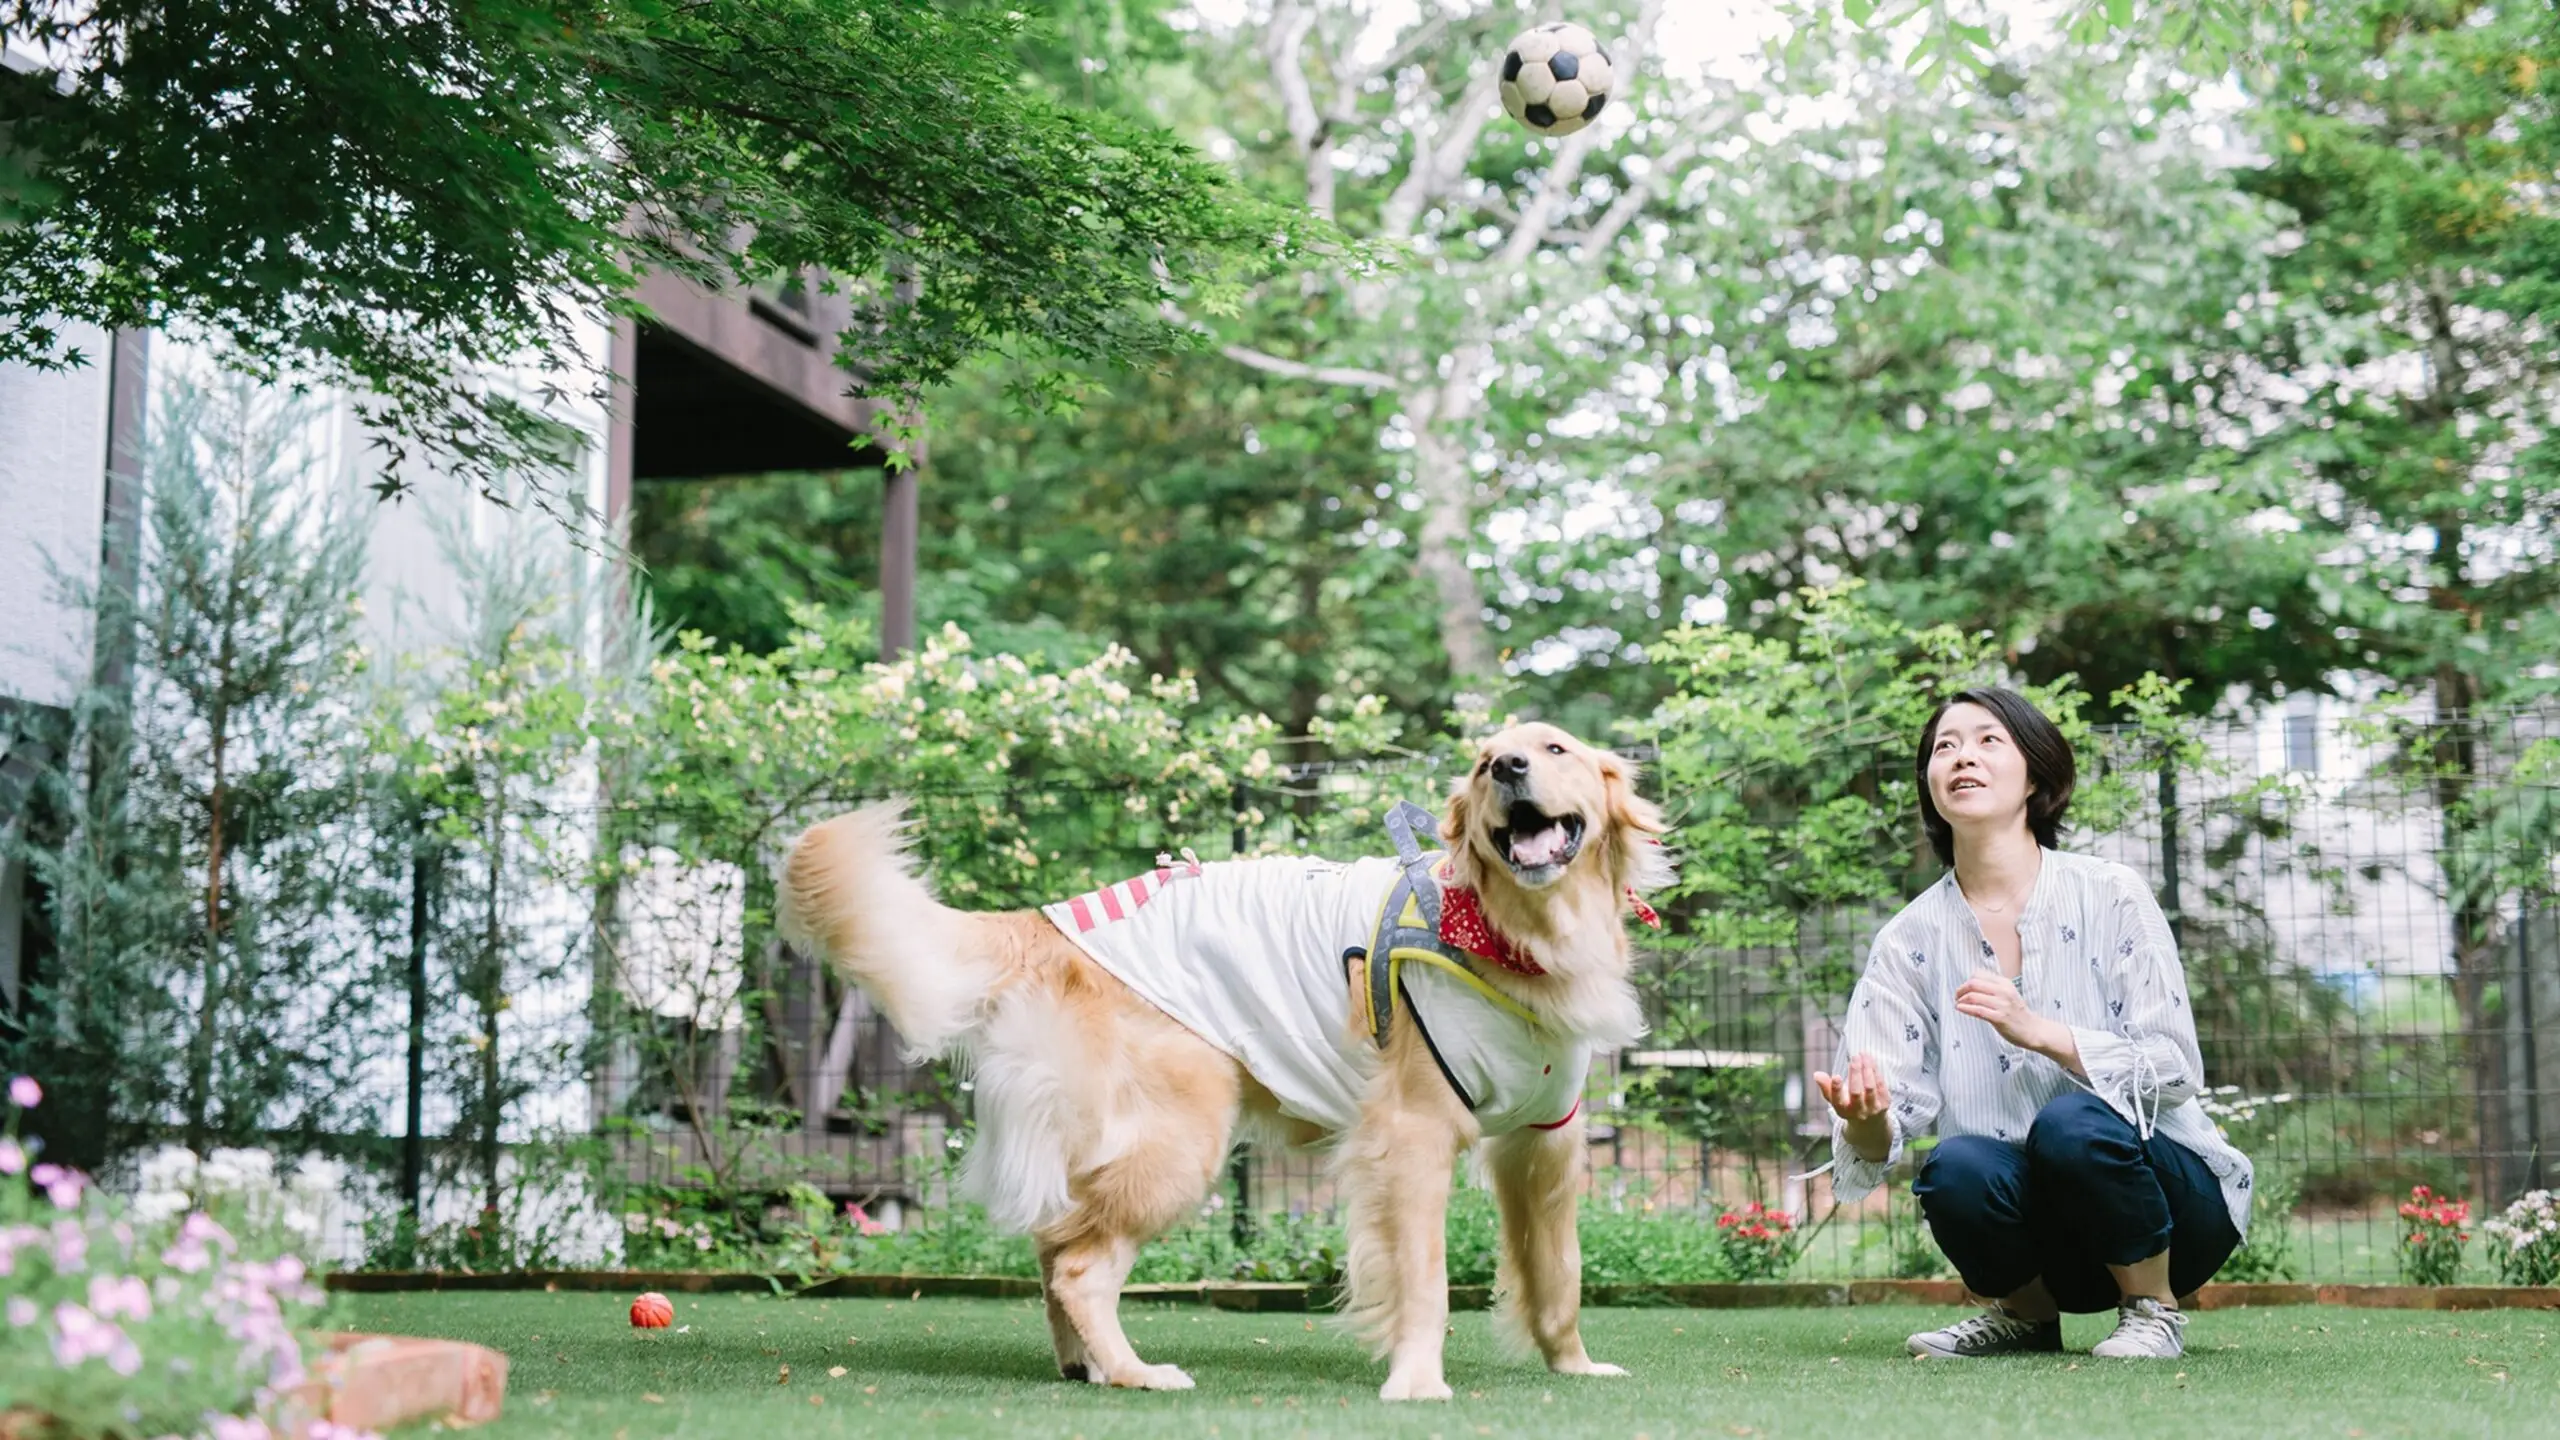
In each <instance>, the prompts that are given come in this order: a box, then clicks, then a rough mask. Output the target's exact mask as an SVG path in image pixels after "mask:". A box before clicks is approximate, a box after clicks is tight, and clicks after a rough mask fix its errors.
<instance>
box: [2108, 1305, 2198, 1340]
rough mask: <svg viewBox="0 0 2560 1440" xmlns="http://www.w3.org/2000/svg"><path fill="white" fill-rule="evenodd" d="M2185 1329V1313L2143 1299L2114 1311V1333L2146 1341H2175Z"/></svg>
mask: <svg viewBox="0 0 2560 1440" xmlns="http://www.w3.org/2000/svg"><path fill="white" fill-rule="evenodd" d="M2186 1328H2187V1317H2186V1312H2184V1311H2182V1310H2178V1309H2176V1308H2174V1307H2171V1306H2167V1305H2163V1304H2161V1303H2160V1302H2159V1301H2157V1300H2153V1299H2149V1298H2144V1299H2141V1300H2136V1301H2133V1302H2132V1303H2131V1304H2128V1305H2121V1306H2118V1307H2117V1309H2116V1333H2117V1334H2118V1335H2133V1336H2140V1337H2141V1338H2142V1339H2144V1340H2146V1341H2158V1340H2176V1339H2178V1338H2179V1336H2180V1335H2181V1333H2182V1332H2183V1331H2185V1329H2186Z"/></svg>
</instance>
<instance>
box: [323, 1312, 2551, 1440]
mask: <svg viewBox="0 0 2560 1440" xmlns="http://www.w3.org/2000/svg"><path fill="white" fill-rule="evenodd" d="M628 1303H629V1297H620V1298H616V1297H613V1296H608V1295H594V1294H568V1293H558V1294H543V1293H507V1294H450V1293H448V1294H399V1295H357V1296H348V1297H344V1299H343V1305H344V1310H343V1312H342V1313H341V1315H340V1316H339V1319H340V1321H341V1322H343V1323H346V1324H349V1325H351V1326H354V1327H359V1328H363V1329H367V1330H374V1331H387V1332H393V1333H400V1334H411V1335H435V1336H446V1337H451V1338H454V1339H461V1340H472V1341H477V1342H479V1343H481V1344H485V1345H492V1346H495V1347H496V1348H498V1349H500V1350H503V1351H505V1352H506V1353H507V1355H508V1356H509V1357H510V1358H511V1360H512V1363H513V1374H512V1376H511V1377H510V1381H509V1385H508V1394H507V1407H506V1414H505V1417H504V1418H503V1419H501V1420H500V1421H498V1422H497V1423H496V1424H494V1425H491V1426H489V1427H488V1428H487V1429H486V1430H485V1431H483V1432H481V1433H482V1434H483V1435H484V1436H485V1437H486V1440H506V1437H513V1436H534V1435H564V1436H580V1437H588V1436H592V1437H596V1440H644V1437H654V1436H685V1437H703V1440H783V1437H785V1436H793V1437H797V1436H812V1437H817V1436H833V1435H845V1436H866V1437H871V1436H887V1437H895V1440H920V1437H924V1436H944V1435H953V1436H962V1435H990V1436H1017V1435H1057V1436H1080V1437H1084V1440H1118V1437H1124V1436H1127V1437H1145V1436H1157V1435H1165V1436H1175V1435H1179V1436H1186V1437H1213V1440H1236V1437H1255V1436H1292V1435H1315V1436H1360V1435H1396V1436H1414V1437H1437V1440H1468V1437H1473V1436H1503V1435H1514V1436H1534V1437H1537V1440H1558V1437H1564V1436H1580V1435H1592V1436H1614V1437H1619V1440H1626V1437H1651V1440H1674V1437H1681V1436H1697V1437H1728V1436H1769V1437H1783V1436H1820V1437H1847V1440H1899V1437H1906V1436H1907V1437H1915V1440H1920V1437H1938V1436H1946V1437H1951V1440H1953V1437H1964V1440H1983V1437H1992V1436H2011V1435H2017V1436H2025V1435H2036V1436H2082V1435H2088V1436H2116V1435H2122V1436H2144V1437H2185V1436H2206V1435H2213V1436H2221V1435H2229V1436H2246V1437H2250V1440H2272V1437H2285V1436H2323V1437H2339V1436H2344V1437H2365V1436H2370V1437H2377V1440H2378V1437H2386V1436H2413V1437H2425V1440H2455V1437H2470V1436H2480V1437H2489V1436H2495V1437H2499V1440H2524V1437H2537V1436H2560V1312H2536V1311H2492V1312H2479V1313H2444V1312H2420V1311H2373V1310H2344V1309H2310V1308H2303V1309H2269V1310H2248V1311H2224V1312H2217V1313H2211V1314H2204V1315H2199V1316H2196V1317H2195V1319H2194V1321H2193V1323H2192V1324H2191V1325H2190V1326H2189V1328H2188V1332H2187V1335H2188V1354H2187V1358H2186V1359H2185V1360H2183V1361H2178V1362H2172V1363H2147V1362H2123V1361H2119V1362H2107V1361H2099V1360H2093V1359H2091V1358H2090V1357H2089V1356H2088V1355H2087V1354H2085V1353H2075V1354H2071V1355H2065V1356H2060V1357H2054V1356H2039V1357H2033V1358H2020V1359H2011V1360H1996V1361H1974V1362H1969V1363H1952V1362H1947V1361H1926V1362H1924V1361H1915V1360H1911V1359H1907V1358H1905V1357H1904V1355H1903V1353H1902V1345H1901V1340H1902V1337H1903V1335H1904V1334H1906V1333H1907V1332H1909V1331H1911V1330H1915V1329H1920V1328H1924V1327H1926V1326H1929V1325H1935V1324H1941V1323H1944V1322H1945V1321H1946V1320H1947V1319H1949V1318H1951V1317H1952V1316H1953V1315H1954V1314H1955V1313H1957V1312H1952V1311H1946V1310H1929V1309H1921V1308H1916V1307H1908V1306H1873V1307H1859V1308H1850V1309H1831V1310H1738V1311H1735V1310H1728V1311H1699V1310H1591V1311H1586V1312H1584V1317H1583V1323H1584V1333H1585V1335H1586V1336H1587V1337H1588V1338H1589V1340H1590V1345H1591V1351H1592V1354H1593V1355H1594V1356H1595V1357H1597V1358H1599V1359H1603V1360H1608V1361H1612V1362H1615V1363H1617V1364H1621V1365H1624V1366H1626V1367H1627V1368H1628V1369H1629V1370H1631V1371H1633V1372H1634V1373H1633V1374H1632V1375H1631V1376H1630V1377H1628V1378H1625V1379H1567V1378H1565V1377H1562V1376H1553V1375H1549V1374H1548V1373H1546V1371H1545V1370H1544V1369H1543V1368H1541V1367H1539V1366H1537V1365H1534V1364H1522V1363H1518V1362H1514V1361H1510V1360H1507V1359H1504V1358H1502V1357H1501V1356H1499V1355H1498V1354H1497V1352H1496V1350H1495V1348H1494V1345H1493V1341H1492V1334H1491V1330H1490V1324H1489V1321H1488V1319H1487V1317H1485V1316H1483V1315H1481V1314H1472V1315H1471V1314H1461V1315H1459V1316H1457V1317H1456V1318H1455V1321H1454V1332H1455V1333H1454V1334H1453V1336H1452V1337H1451V1339H1450V1342H1449V1371H1448V1374H1449V1383H1450V1384H1451V1385H1452V1386H1453V1387H1454V1388H1455V1389H1456V1390H1457V1399H1456V1400H1455V1401H1454V1402H1452V1403H1449V1404H1445V1405H1410V1406H1388V1405H1383V1404H1381V1403H1379V1401H1378V1399H1377V1386H1378V1382H1379V1381H1380V1380H1381V1379H1383V1378H1384V1376H1385V1370H1384V1367H1383V1366H1380V1365H1376V1364H1372V1363H1370V1362H1369V1361H1368V1359H1367V1358H1366V1357H1365V1356H1364V1355H1363V1354H1362V1353H1361V1352H1360V1351H1359V1350H1358V1348H1357V1347H1356V1346H1354V1345H1353V1344H1352V1342H1351V1341H1350V1340H1349V1339H1347V1338H1345V1337H1344V1336H1342V1335H1340V1334H1338V1333H1336V1332H1335V1331H1334V1330H1333V1329H1332V1328H1331V1327H1330V1326H1329V1325H1328V1324H1327V1323H1326V1322H1325V1321H1324V1320H1323V1319H1322V1318H1320V1317H1318V1318H1313V1319H1311V1318H1310V1317H1308V1316H1304V1315H1288V1314H1231V1313H1225V1312H1219V1311H1212V1310H1207V1309H1204V1308H1202V1307H1199V1306H1176V1305H1149V1306H1138V1305H1132V1306H1129V1307H1127V1308H1126V1309H1125V1310H1124V1315H1125V1317H1126V1320H1127V1324H1128V1328H1129V1332H1130V1335H1131V1337H1132V1339H1133V1340H1134V1341H1135V1343H1136V1344H1137V1346H1138V1349H1139V1352H1140V1353H1141V1354H1142V1355H1143V1356H1144V1357H1145V1358H1146V1359H1148V1360H1149V1361H1152V1362H1170V1363H1173V1364H1178V1365H1181V1366H1183V1367H1184V1368H1185V1369H1187V1370H1189V1371H1190V1372H1191V1374H1192V1376H1193V1378H1194V1379H1196V1380H1197V1381H1198V1382H1199V1386H1200V1388H1198V1389H1197V1390H1193V1391H1189V1392H1187V1393H1181V1394H1140V1393H1132V1392H1126V1391H1113V1390H1106V1389H1102V1388H1100V1387H1096V1386H1089V1385H1081V1384H1069V1383H1067V1382H1064V1381H1061V1380H1059V1379H1058V1378H1057V1376H1056V1371H1055V1369H1054V1367H1053V1365H1052V1363H1051V1360H1050V1357H1049V1342H1048V1335H1047V1331H1046V1328H1045V1326H1044V1325H1043V1323H1042V1320H1041V1315H1040V1310H1039V1307H1038V1304H1037V1302H1031V1301H997V1300H922V1301H915V1300H900V1301H881V1300H795V1299H779V1298H766V1297H759V1296H740V1295H706V1296H699V1297H694V1296H679V1297H677V1298H676V1302H675V1303H676V1323H677V1324H678V1325H679V1326H681V1327H684V1328H683V1329H681V1330H666V1331H635V1330H633V1329H632V1328H631V1326H630V1323H629V1321H628V1319H627V1318H626V1314H625V1307H626V1306H627V1305H628ZM2109 1319H2111V1317H2085V1318H2075V1319H2074V1320H2072V1321H2070V1322H2068V1326H2067V1336H2068V1340H2069V1343H2070V1345H2071V1347H2072V1348H2073V1350H2075V1351H2079V1352H2085V1351H2086V1349H2087V1347H2088V1346H2089V1345H2090V1344H2092V1343H2093V1342H2095V1341H2096V1340H2098V1339H2099V1338H2101V1337H2102V1336H2103V1335H2104V1334H2105V1332H2106V1326H2107V1322H2108V1320H2109ZM838 1367H841V1369H842V1371H843V1373H842V1374H840V1375H839V1374H837V1373H835V1371H836V1369H837V1368H838ZM786 1368H787V1374H786Z"/></svg>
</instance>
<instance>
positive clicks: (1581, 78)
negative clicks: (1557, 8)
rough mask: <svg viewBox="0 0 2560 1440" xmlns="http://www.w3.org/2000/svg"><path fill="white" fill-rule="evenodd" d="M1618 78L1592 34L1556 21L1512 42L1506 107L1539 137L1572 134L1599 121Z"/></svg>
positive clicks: (1506, 65) (1505, 62)
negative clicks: (1602, 109) (1594, 121)
mask: <svg viewBox="0 0 2560 1440" xmlns="http://www.w3.org/2000/svg"><path fill="white" fill-rule="evenodd" d="M1616 79H1617V77H1616V76H1615V75H1614V74H1612V73H1611V71H1610V69H1609V57H1608V56H1606V55H1603V54H1601V53H1600V42H1599V41H1598V40H1597V39H1594V38H1593V37H1592V34H1591V32H1590V31H1588V30H1585V29H1583V28H1582V27H1581V26H1579V25H1573V24H1568V23H1566V22H1565V21H1562V20H1558V21H1555V22H1554V23H1552V24H1547V25H1541V26H1539V27H1538V28H1536V29H1534V30H1528V31H1523V32H1522V33H1521V36H1520V38H1519V39H1517V40H1514V41H1512V42H1511V50H1510V53H1509V54H1506V55H1504V56H1503V57H1502V108H1503V109H1505V110H1507V111H1509V112H1511V118H1512V119H1514V120H1517V121H1519V122H1520V123H1521V124H1523V125H1526V126H1528V127H1529V128H1530V129H1532V130H1534V131H1536V132H1537V133H1539V134H1541V135H1570V134H1572V133H1573V132H1574V131H1576V130H1579V129H1581V128H1582V127H1583V126H1585V125H1588V124H1590V123H1591V122H1592V121H1593V120H1596V119H1598V118H1599V116H1600V108H1601V107H1602V106H1604V105H1606V104H1608V103H1609V87H1610V86H1611V85H1612V84H1613V83H1615V81H1616Z"/></svg>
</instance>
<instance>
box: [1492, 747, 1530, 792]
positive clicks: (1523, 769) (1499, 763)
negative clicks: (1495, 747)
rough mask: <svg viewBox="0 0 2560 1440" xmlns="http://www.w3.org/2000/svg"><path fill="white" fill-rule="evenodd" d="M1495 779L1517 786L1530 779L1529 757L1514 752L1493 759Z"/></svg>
mask: <svg viewBox="0 0 2560 1440" xmlns="http://www.w3.org/2000/svg"><path fill="white" fill-rule="evenodd" d="M1493 778H1494V779H1496V780H1500V781H1503V782H1505V783H1508V784H1513V785H1516V784H1518V783H1520V782H1521V781H1523V780H1526V779H1528V778H1529V757H1528V756H1526V755H1523V754H1520V753H1519V752H1518V751H1513V752H1512V753H1511V754H1508V755H1496V756H1495V757H1493Z"/></svg>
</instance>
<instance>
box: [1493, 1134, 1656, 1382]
mask: <svg viewBox="0 0 2560 1440" xmlns="http://www.w3.org/2000/svg"><path fill="white" fill-rule="evenodd" d="M1583 1147H1584V1140H1583V1134H1582V1121H1581V1119H1580V1118H1579V1117H1576V1118H1575V1119H1573V1120H1570V1121H1568V1122H1566V1123H1565V1124H1563V1125H1560V1126H1557V1127H1556V1128H1555V1129H1553V1130H1538V1129H1529V1130H1515V1131H1513V1132H1512V1133H1511V1134H1508V1135H1505V1136H1502V1137H1501V1138H1500V1139H1497V1140H1495V1141H1494V1142H1493V1144H1492V1146H1491V1151H1492V1153H1491V1155H1490V1156H1489V1157H1488V1160H1489V1162H1490V1163H1489V1165H1488V1167H1487V1168H1489V1169H1490V1170H1491V1171H1492V1172H1493V1197H1494V1200H1495V1202H1496V1204H1497V1205H1498V1206H1499V1207H1500V1208H1501V1211H1502V1253H1501V1256H1500V1258H1499V1260H1498V1261H1497V1273H1496V1275H1495V1277H1494V1288H1495V1290H1496V1291H1497V1293H1498V1294H1499V1295H1500V1297H1501V1298H1500V1301H1499V1305H1498V1308H1497V1311H1496V1317H1495V1318H1496V1323H1497V1324H1498V1325H1499V1326H1500V1327H1501V1328H1502V1330H1503V1331H1504V1332H1505V1333H1506V1334H1507V1335H1508V1336H1509V1337H1510V1338H1511V1340H1512V1341H1513V1343H1514V1344H1516V1345H1518V1346H1519V1347H1520V1348H1521V1349H1524V1350H1525V1349H1527V1348H1529V1347H1530V1346H1535V1347H1536V1348H1537V1351H1538V1353H1539V1354H1540V1355H1541V1356H1543V1357H1545V1359H1546V1362H1547V1368H1548V1369H1550V1370H1553V1371H1555V1372H1556V1373H1558V1374H1560V1375H1624V1374H1626V1373H1627V1372H1626V1371H1624V1370H1621V1369H1619V1368H1618V1367H1617V1366H1615V1365H1603V1364H1601V1363H1599V1362H1598V1361H1596V1360H1593V1359H1592V1358H1591V1356H1590V1355H1589V1354H1588V1353H1587V1352H1585V1351H1584V1350H1583V1348H1582V1240H1581V1236H1580V1232H1579V1231H1578V1229H1577V1228H1576V1223H1575V1217H1576V1211H1577V1209H1578V1208H1579V1206H1580V1203H1581V1200H1582V1177H1583V1171H1584V1169H1585V1168H1586V1166H1587V1165H1588V1163H1589V1162H1588V1161H1587V1160H1586V1159H1585V1151H1584V1148H1583Z"/></svg>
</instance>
